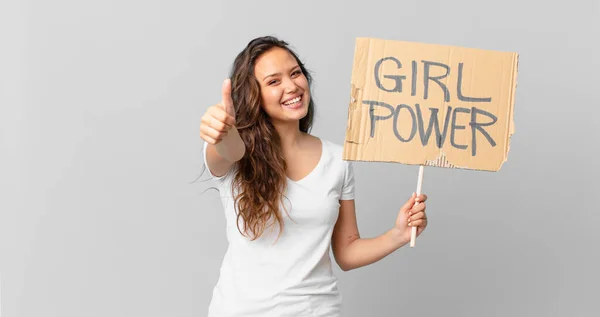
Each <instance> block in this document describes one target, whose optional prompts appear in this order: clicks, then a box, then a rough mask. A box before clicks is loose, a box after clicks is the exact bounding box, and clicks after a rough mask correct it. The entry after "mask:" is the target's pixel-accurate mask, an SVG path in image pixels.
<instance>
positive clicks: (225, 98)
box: [221, 78, 235, 125]
mask: <svg viewBox="0 0 600 317" xmlns="http://www.w3.org/2000/svg"><path fill="white" fill-rule="evenodd" d="M221 95H222V99H221V104H222V105H223V107H224V108H225V111H226V112H227V114H229V115H230V116H232V117H235V109H234V108H233V100H232V99H231V79H229V78H227V79H225V81H224V82H223V86H222V87H221ZM232 125H233V124H232Z"/></svg>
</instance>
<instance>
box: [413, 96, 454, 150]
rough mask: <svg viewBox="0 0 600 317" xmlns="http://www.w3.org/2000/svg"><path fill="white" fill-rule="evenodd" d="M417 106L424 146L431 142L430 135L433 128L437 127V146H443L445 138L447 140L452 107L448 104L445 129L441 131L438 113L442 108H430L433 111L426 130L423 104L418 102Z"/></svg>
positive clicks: (420, 133)
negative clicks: (422, 110) (422, 109)
mask: <svg viewBox="0 0 600 317" xmlns="http://www.w3.org/2000/svg"><path fill="white" fill-rule="evenodd" d="M415 107H416V108H417V119H418V121H419V135H420V136H421V144H423V146H425V145H427V143H428V142H429V137H430V136H431V130H433V128H434V127H435V140H436V141H437V147H438V148H440V149H441V148H442V144H444V140H446V134H447V132H448V121H450V113H451V112H452V107H450V106H448V111H447V112H446V119H445V120H444V131H443V132H441V131H440V122H439V119H438V113H439V111H440V109H437V108H429V111H431V116H430V117H429V123H428V125H427V130H425V123H423V114H422V112H421V106H420V105H419V104H416V105H415Z"/></svg>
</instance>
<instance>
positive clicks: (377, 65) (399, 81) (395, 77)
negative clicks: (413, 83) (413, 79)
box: [375, 56, 406, 92]
mask: <svg viewBox="0 0 600 317" xmlns="http://www.w3.org/2000/svg"><path fill="white" fill-rule="evenodd" d="M387 60H391V61H394V62H395V63H396V66H397V67H398V69H400V68H402V64H401V63H400V61H399V60H398V59H397V58H395V57H392V56H390V57H384V58H382V59H380V60H378V61H377V63H375V85H377V87H379V89H381V90H383V91H387V92H402V80H403V79H405V78H406V76H399V75H384V76H383V77H385V78H387V79H393V80H395V81H396V85H395V86H394V88H392V89H387V88H385V87H383V85H382V84H381V80H380V79H379V70H380V68H381V63H383V62H384V61H387Z"/></svg>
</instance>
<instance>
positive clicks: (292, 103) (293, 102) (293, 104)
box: [282, 95, 302, 108]
mask: <svg viewBox="0 0 600 317" xmlns="http://www.w3.org/2000/svg"><path fill="white" fill-rule="evenodd" d="M282 105H284V106H285V107H288V108H297V107H300V106H301V105H302V95H300V96H298V97H296V98H292V99H290V100H288V101H286V102H284V103H282Z"/></svg>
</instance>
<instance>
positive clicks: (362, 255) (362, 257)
mask: <svg viewBox="0 0 600 317" xmlns="http://www.w3.org/2000/svg"><path fill="white" fill-rule="evenodd" d="M408 242H409V241H405V239H403V238H401V235H400V233H399V232H398V231H397V229H395V228H394V229H390V230H388V231H387V232H385V233H384V234H382V235H380V236H378V237H374V238H359V239H356V240H354V241H352V242H351V243H350V244H348V245H347V246H346V248H345V250H344V251H343V255H342V259H340V261H339V262H341V263H342V265H340V267H341V269H342V270H344V271H349V270H353V269H356V268H359V267H362V266H366V265H369V264H372V263H375V262H377V261H379V260H381V259H383V258H384V257H386V256H388V255H389V254H391V253H392V252H394V251H396V250H397V249H399V248H400V247H402V246H403V245H405V244H407V243H408Z"/></svg>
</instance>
